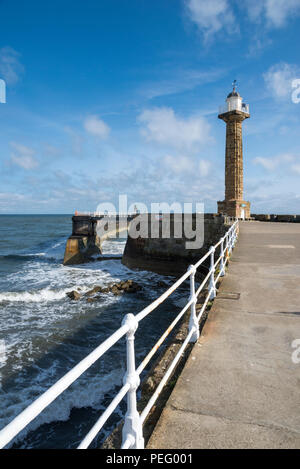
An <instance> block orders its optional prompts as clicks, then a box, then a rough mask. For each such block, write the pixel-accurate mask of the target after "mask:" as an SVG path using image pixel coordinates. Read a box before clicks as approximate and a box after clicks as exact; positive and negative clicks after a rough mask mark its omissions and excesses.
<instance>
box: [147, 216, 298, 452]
mask: <svg viewBox="0 0 300 469" xmlns="http://www.w3.org/2000/svg"><path fill="white" fill-rule="evenodd" d="M232 294H234V295H232ZM295 339H300V224H289V223H263V222H242V223H240V236H239V240H238V243H237V246H236V248H235V250H234V252H233V256H232V259H231V262H230V264H229V269H228V273H227V275H226V277H225V278H224V280H223V282H222V285H221V288H220V291H219V293H218V296H217V299H216V300H215V302H214V305H213V307H212V309H211V311H210V314H209V318H208V320H207V322H206V324H205V327H204V330H203V333H202V336H201V337H200V339H199V341H198V343H197V344H195V346H194V349H193V351H192V353H191V355H190V357H189V359H188V361H187V363H186V365H185V368H184V370H183V372H182V374H181V376H180V378H179V379H178V381H177V384H176V386H175V388H174V390H173V392H172V394H171V396H170V398H169V400H168V402H167V405H166V407H165V409H164V411H163V413H162V415H161V418H160V420H159V422H158V424H157V426H156V429H155V431H154V433H153V434H152V437H151V439H150V441H149V443H148V448H157V449H161V448H168V449H171V448H176V449H177V448H300V363H298V364H297V363H294V362H293V360H292V354H293V353H294V361H296V362H297V360H295V358H296V359H297V357H298V358H299V359H300V351H299V353H298V354H297V350H296V349H295V348H292V343H293V341H294V340H295ZM298 348H299V346H298Z"/></svg>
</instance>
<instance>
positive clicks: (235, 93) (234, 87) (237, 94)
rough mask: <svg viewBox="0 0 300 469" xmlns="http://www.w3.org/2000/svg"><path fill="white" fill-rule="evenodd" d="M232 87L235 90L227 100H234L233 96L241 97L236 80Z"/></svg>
mask: <svg viewBox="0 0 300 469" xmlns="http://www.w3.org/2000/svg"><path fill="white" fill-rule="evenodd" d="M232 87H233V90H232V91H231V93H229V95H228V96H227V98H232V97H233V96H238V97H240V94H239V92H238V91H236V87H237V81H236V80H233V82H232Z"/></svg>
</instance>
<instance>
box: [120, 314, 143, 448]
mask: <svg viewBox="0 0 300 469" xmlns="http://www.w3.org/2000/svg"><path fill="white" fill-rule="evenodd" d="M124 324H127V325H128V326H129V330H128V332H127V335H126V352H127V372H126V374H125V376H124V379H123V382H124V384H126V383H128V384H129V385H130V388H129V391H128V394H127V412H126V415H125V421H124V426H123V431H122V444H124V443H125V441H126V440H128V439H131V441H132V444H131V445H130V448H133V449H143V448H144V438H143V426H142V422H141V418H140V415H139V413H138V411H137V399H136V390H137V388H138V387H139V384H140V378H139V375H138V374H137V372H136V369H135V350H134V333H135V331H136V330H137V327H138V322H137V320H136V319H135V316H134V315H133V314H127V315H126V316H125V318H124V320H123V322H122V325H124Z"/></svg>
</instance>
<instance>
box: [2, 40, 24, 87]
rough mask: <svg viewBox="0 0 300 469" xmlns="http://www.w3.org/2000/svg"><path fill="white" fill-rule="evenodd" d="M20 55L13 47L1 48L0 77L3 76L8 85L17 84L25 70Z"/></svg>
mask: <svg viewBox="0 0 300 469" xmlns="http://www.w3.org/2000/svg"><path fill="white" fill-rule="evenodd" d="M19 56H20V54H19V53H18V52H16V51H15V50H14V49H13V48H12V47H2V49H0V78H3V79H4V80H5V81H6V83H7V84H8V85H15V84H16V83H17V82H18V81H19V79H20V76H21V74H22V73H23V72H24V67H23V65H22V64H21V63H20V61H19Z"/></svg>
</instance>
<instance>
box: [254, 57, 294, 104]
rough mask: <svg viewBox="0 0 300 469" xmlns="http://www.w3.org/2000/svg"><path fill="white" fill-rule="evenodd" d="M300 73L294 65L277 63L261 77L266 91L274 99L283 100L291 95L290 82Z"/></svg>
mask: <svg viewBox="0 0 300 469" xmlns="http://www.w3.org/2000/svg"><path fill="white" fill-rule="evenodd" d="M299 73H300V71H299V70H298V67H297V66H295V65H290V64H287V63H284V62H282V63H279V64H276V65H273V66H272V67H271V68H270V69H269V70H268V71H267V72H266V73H264V75H263V77H264V80H265V84H266V86H267V88H268V90H269V91H270V92H271V93H272V94H273V96H275V97H276V98H285V97H287V96H291V95H292V90H293V88H292V81H293V80H294V79H295V78H298V75H299Z"/></svg>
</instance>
